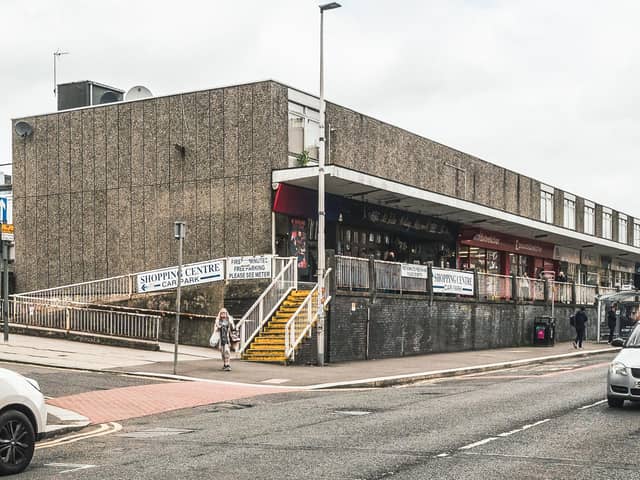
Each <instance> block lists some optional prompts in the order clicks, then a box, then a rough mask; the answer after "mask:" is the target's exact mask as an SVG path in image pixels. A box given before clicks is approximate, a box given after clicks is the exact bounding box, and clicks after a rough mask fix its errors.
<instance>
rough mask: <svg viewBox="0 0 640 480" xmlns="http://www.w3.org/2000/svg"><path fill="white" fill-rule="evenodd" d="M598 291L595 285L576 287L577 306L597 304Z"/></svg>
mask: <svg viewBox="0 0 640 480" xmlns="http://www.w3.org/2000/svg"><path fill="white" fill-rule="evenodd" d="M596 291H597V289H596V287H595V286H594V285H576V304H577V305H593V304H594V303H596Z"/></svg>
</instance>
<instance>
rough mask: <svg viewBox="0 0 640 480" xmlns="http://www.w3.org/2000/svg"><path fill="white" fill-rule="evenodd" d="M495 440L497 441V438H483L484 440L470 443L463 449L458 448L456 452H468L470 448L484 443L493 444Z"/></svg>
mask: <svg viewBox="0 0 640 480" xmlns="http://www.w3.org/2000/svg"><path fill="white" fill-rule="evenodd" d="M497 439H498V437H489V438H485V439H484V440H480V441H478V442H475V443H470V444H469V445H465V446H464V447H460V448H459V449H458V450H469V449H470V448H475V447H479V446H480V445H484V444H486V443H489V442H493V441H494V440H497Z"/></svg>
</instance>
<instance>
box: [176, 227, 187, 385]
mask: <svg viewBox="0 0 640 480" xmlns="http://www.w3.org/2000/svg"><path fill="white" fill-rule="evenodd" d="M173 227H174V228H173V237H174V238H175V239H176V240H178V278H177V281H178V285H177V287H178V288H177V291H176V336H175V345H174V349H173V374H174V375H175V374H176V371H177V368H178V339H179V336H180V287H181V284H182V243H183V241H184V235H185V231H186V224H185V222H175V223H174V224H173Z"/></svg>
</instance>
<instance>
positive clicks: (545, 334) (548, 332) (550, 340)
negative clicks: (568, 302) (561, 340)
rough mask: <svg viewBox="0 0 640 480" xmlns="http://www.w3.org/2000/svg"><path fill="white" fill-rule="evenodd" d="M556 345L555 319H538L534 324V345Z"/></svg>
mask: <svg viewBox="0 0 640 480" xmlns="http://www.w3.org/2000/svg"><path fill="white" fill-rule="evenodd" d="M555 343H556V320H555V318H553V317H546V316H543V317H536V319H535V321H534V322H533V345H534V346H536V347H553V345H554V344H555Z"/></svg>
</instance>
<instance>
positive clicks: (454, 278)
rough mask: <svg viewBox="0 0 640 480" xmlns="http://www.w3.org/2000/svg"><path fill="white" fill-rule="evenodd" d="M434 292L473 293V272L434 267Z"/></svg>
mask: <svg viewBox="0 0 640 480" xmlns="http://www.w3.org/2000/svg"><path fill="white" fill-rule="evenodd" d="M432 272H433V293H453V294H456V295H473V288H474V282H473V273H471V272H459V271H456V270H442V269H440V268H434V269H432Z"/></svg>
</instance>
